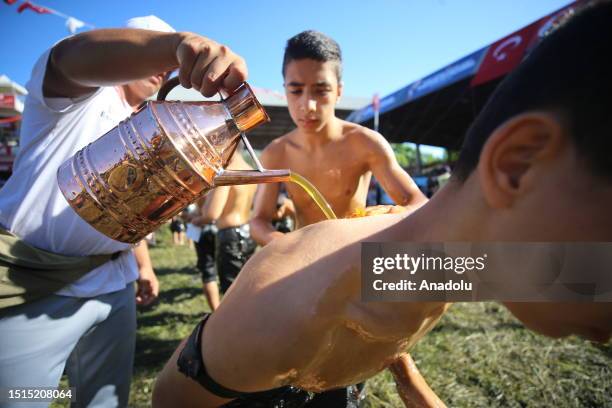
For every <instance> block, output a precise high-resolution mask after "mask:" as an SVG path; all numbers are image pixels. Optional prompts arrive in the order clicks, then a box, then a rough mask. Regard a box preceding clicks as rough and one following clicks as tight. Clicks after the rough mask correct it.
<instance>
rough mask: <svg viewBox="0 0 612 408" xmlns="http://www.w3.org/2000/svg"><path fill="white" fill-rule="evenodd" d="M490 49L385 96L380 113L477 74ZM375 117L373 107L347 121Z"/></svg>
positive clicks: (364, 109)
mask: <svg viewBox="0 0 612 408" xmlns="http://www.w3.org/2000/svg"><path fill="white" fill-rule="evenodd" d="M487 49H488V47H484V48H481V49H480V50H478V51H476V52H474V53H472V54H470V55H468V56H466V57H463V58H461V59H460V60H458V61H456V62H454V63H452V64H451V65H448V66H446V67H444V68H442V69H440V70H438V71H436V72H434V73H433V74H431V75H428V76H426V77H425V78H423V79H420V80H418V81H416V82H413V83H411V84H410V85H408V86H405V87H404V88H402V89H400V90H398V91H395V92H393V93H392V94H390V95H387V96H385V97H384V98H382V99H381V100H380V113H385V112H388V111H390V110H392V109H395V108H397V107H398V106H401V105H404V104H406V103H409V102H411V101H414V100H415V99H418V98H420V97H422V96H425V95H427V94H430V93H432V92H435V91H437V90H439V89H441V88H443V87H445V86H448V85H451V84H453V83H455V82H458V81H460V80H462V79H465V78H468V77H470V76H472V75H474V74H475V73H476V71H477V70H478V66H479V65H480V62H481V61H482V58H483V56H484V54H485V52H486V51H487ZM373 117H374V109H373V108H372V105H368V106H366V107H365V108H362V109H359V110H356V111H354V112H353V113H351V114H350V115H349V116H348V118H347V119H346V120H348V121H351V122H355V123H363V122H365V121H367V120H369V119H371V118H373Z"/></svg>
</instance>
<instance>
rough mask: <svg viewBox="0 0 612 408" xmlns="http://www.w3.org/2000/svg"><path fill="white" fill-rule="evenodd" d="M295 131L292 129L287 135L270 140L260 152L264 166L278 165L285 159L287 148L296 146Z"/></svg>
mask: <svg viewBox="0 0 612 408" xmlns="http://www.w3.org/2000/svg"><path fill="white" fill-rule="evenodd" d="M296 132H297V130H296V129H294V130H292V131H290V132H289V133H285V134H284V135H282V136H280V137H277V138H276V139H274V140H272V141H271V142H270V143H269V144H268V145H267V146H266V147H265V148H264V149H263V151H262V153H261V156H262V160H263V161H264V162H265V163H264V164H265V165H267V166H271V165H274V164H280V161H282V159H283V158H284V157H285V155H286V153H287V148H288V147H290V146H293V145H295V144H296V140H297V133H296Z"/></svg>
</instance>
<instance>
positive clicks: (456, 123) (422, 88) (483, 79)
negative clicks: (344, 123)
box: [347, 1, 587, 150]
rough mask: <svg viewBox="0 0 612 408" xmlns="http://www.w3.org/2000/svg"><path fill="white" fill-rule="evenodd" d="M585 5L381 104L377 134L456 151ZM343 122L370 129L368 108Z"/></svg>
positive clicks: (557, 14) (465, 59)
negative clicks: (526, 61)
mask: <svg viewBox="0 0 612 408" xmlns="http://www.w3.org/2000/svg"><path fill="white" fill-rule="evenodd" d="M585 3H587V1H577V2H574V3H572V4H570V5H568V6H565V7H563V8H561V9H559V10H557V11H555V12H553V13H550V14H548V15H546V16H544V17H542V18H540V19H539V20H537V21H535V22H533V23H531V24H529V25H527V26H525V27H523V28H521V29H520V30H517V31H515V32H513V33H511V34H509V35H507V36H506V37H504V38H502V39H500V40H498V41H496V42H494V43H492V44H490V45H488V46H486V47H483V48H481V49H479V50H477V51H475V52H473V53H471V54H469V55H467V56H465V57H463V58H461V59H459V60H458V61H455V62H453V63H452V64H450V65H448V66H446V67H444V68H442V69H440V70H438V71H436V72H434V73H432V74H431V75H428V76H426V77H425V78H422V79H420V80H418V81H416V82H413V83H411V84H409V85H407V86H405V87H403V88H401V89H399V90H398V91H396V92H393V93H391V94H390V95H387V96H385V97H383V98H382V99H380V102H379V106H380V108H379V109H380V111H379V115H380V124H379V130H380V132H381V133H382V134H383V135H384V136H385V138H387V140H389V141H390V142H396V143H401V142H413V143H419V144H427V145H432V146H440V147H444V148H447V149H450V150H459V149H460V148H461V144H462V143H463V138H464V136H465V133H466V131H467V129H468V128H469V126H470V124H471V123H472V122H473V121H474V119H475V118H476V116H477V115H478V113H479V112H480V110H481V109H482V107H483V106H484V104H485V103H486V101H487V99H488V98H489V96H490V95H491V93H492V92H493V91H494V90H495V88H496V86H497V85H498V84H499V83H500V82H501V80H502V79H503V78H504V77H505V76H506V75H507V74H508V73H510V72H511V71H512V70H513V69H514V68H516V67H517V66H518V65H519V64H520V62H521V61H522V60H523V58H524V57H525V56H526V55H528V53H529V51H530V50H531V49H533V47H534V46H535V45H537V43H538V42H539V41H540V40H541V39H542V38H543V37H544V36H545V35H546V34H547V33H548V32H549V31H550V30H551V29H552V28H553V27H554V26H555V25H556V24H558V23H559V22H560V21H561V20H562V19H563V18H565V17H566V16H568V15H571V14H572V13H574V12H575V11H576V9H577V8H578V7H581V6H583V5H584V4H585ZM347 120H350V121H352V122H356V123H360V124H362V125H365V126H367V127H373V126H374V107H373V106H372V104H370V105H368V106H365V107H363V108H361V109H359V110H356V111H355V112H353V113H351V114H350V115H349V116H348V118H347Z"/></svg>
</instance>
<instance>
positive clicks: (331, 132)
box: [299, 116, 342, 149]
mask: <svg viewBox="0 0 612 408" xmlns="http://www.w3.org/2000/svg"><path fill="white" fill-rule="evenodd" d="M299 132H300V136H301V138H302V140H304V141H305V142H306V143H307V144H308V146H309V147H310V148H311V149H318V148H321V147H323V146H325V145H326V144H327V143H329V142H331V141H334V140H337V139H339V138H340V137H341V136H342V121H341V120H340V119H339V118H337V117H335V116H334V117H333V118H332V119H331V120H330V121H329V122H328V123H327V124H325V126H324V127H323V128H322V129H321V130H320V131H318V132H309V133H305V132H303V131H301V130H300V131H299Z"/></svg>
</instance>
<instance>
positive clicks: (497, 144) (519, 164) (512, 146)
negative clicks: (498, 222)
mask: <svg viewBox="0 0 612 408" xmlns="http://www.w3.org/2000/svg"><path fill="white" fill-rule="evenodd" d="M564 142H565V138H564V134H563V127H562V125H561V123H560V121H559V119H558V118H556V117H555V116H554V115H553V114H552V113H547V112H528V113H524V114H521V115H518V116H515V117H513V118H511V119H509V120H507V121H506V122H504V123H503V124H502V125H501V126H499V127H498V128H497V129H495V130H494V131H493V134H491V136H490V137H489V139H488V140H487V142H486V143H485V145H484V146H483V148H482V152H481V153H480V159H479V161H478V168H477V175H478V179H479V181H480V186H481V188H482V191H483V195H484V196H485V199H486V200H487V202H488V203H489V205H490V206H491V207H493V208H508V207H511V206H512V205H513V204H514V202H515V200H517V199H518V198H520V197H521V196H523V195H525V194H527V193H528V192H530V191H531V190H532V189H533V188H534V187H535V186H536V184H537V183H538V182H539V181H540V178H541V177H545V175H544V174H540V170H541V169H542V165H544V164H546V162H547V161H549V160H551V159H554V158H555V157H556V156H557V155H558V154H559V152H560V151H561V148H562V145H563V143H564Z"/></svg>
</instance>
